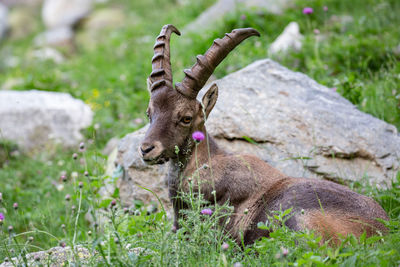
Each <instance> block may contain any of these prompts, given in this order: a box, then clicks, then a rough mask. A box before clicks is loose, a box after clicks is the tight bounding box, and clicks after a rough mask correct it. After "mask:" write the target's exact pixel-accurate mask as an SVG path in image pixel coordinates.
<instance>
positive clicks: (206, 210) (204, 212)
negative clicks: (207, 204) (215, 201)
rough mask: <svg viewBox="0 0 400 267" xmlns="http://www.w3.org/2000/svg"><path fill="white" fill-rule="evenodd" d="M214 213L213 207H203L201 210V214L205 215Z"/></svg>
mask: <svg viewBox="0 0 400 267" xmlns="http://www.w3.org/2000/svg"><path fill="white" fill-rule="evenodd" d="M212 213H213V211H212V210H211V209H203V210H202V211H201V214H203V215H211V214H212Z"/></svg>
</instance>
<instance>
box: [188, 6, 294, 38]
mask: <svg viewBox="0 0 400 267" xmlns="http://www.w3.org/2000/svg"><path fill="white" fill-rule="evenodd" d="M290 2H291V0H280V1H275V0H219V1H217V2H216V3H215V4H214V5H212V6H211V7H209V8H208V9H207V10H205V11H204V12H203V13H202V14H200V16H198V17H197V18H196V19H195V20H194V21H192V22H191V23H189V24H188V25H187V26H186V27H185V29H184V30H183V31H184V32H185V31H199V30H200V31H201V30H208V29H210V28H211V27H215V23H218V22H219V21H221V19H222V18H223V17H224V16H225V15H228V14H231V13H233V12H237V11H238V10H246V9H255V10H257V11H258V12H260V11H262V10H265V11H268V12H270V13H274V14H279V13H282V11H283V10H284V9H285V7H286V6H287V5H288V4H289V3H290Z"/></svg>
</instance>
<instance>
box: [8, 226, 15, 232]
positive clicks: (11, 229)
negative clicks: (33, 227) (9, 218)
mask: <svg viewBox="0 0 400 267" xmlns="http://www.w3.org/2000/svg"><path fill="white" fill-rule="evenodd" d="M13 230H14V227H12V225H10V226H8V231H9V232H10V233H11V232H12V231H13Z"/></svg>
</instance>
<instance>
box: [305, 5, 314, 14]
mask: <svg viewBox="0 0 400 267" xmlns="http://www.w3.org/2000/svg"><path fill="white" fill-rule="evenodd" d="M313 12H314V9H312V7H305V8H303V14H306V15H310V14H312V13H313Z"/></svg>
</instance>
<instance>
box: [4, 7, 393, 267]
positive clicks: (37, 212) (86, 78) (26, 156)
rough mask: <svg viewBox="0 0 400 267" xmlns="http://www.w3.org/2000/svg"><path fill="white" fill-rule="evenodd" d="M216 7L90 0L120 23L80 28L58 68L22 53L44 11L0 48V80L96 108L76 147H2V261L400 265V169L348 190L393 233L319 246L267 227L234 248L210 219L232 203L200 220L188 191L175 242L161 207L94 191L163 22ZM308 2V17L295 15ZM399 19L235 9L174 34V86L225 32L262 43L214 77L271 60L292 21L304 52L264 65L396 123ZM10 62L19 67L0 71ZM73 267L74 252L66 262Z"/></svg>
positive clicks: (384, 10) (358, 11) (135, 107)
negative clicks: (205, 25) (62, 253)
mask: <svg viewBox="0 0 400 267" xmlns="http://www.w3.org/2000/svg"><path fill="white" fill-rule="evenodd" d="M214 2H215V1H212V0H203V1H176V0H147V1H129V0H113V1H109V2H106V3H104V4H98V5H97V8H102V7H107V6H114V7H116V8H121V9H123V10H124V12H125V15H126V22H125V23H124V26H123V27H120V28H118V29H113V30H107V29H104V31H103V32H102V33H101V34H100V35H99V36H98V39H96V40H91V41H89V40H87V38H85V36H84V32H82V31H81V32H80V29H79V27H78V35H77V47H76V51H74V52H73V53H71V52H69V51H63V52H64V53H65V55H66V57H67V60H65V61H64V62H63V63H60V64H56V63H54V62H52V61H37V60H34V59H32V58H30V57H29V56H28V55H29V53H30V51H32V49H33V45H32V43H33V40H34V38H35V36H36V34H38V33H39V32H41V31H43V30H44V26H43V25H42V24H41V22H40V16H37V17H36V18H35V20H37V24H36V28H35V30H34V31H33V32H32V33H31V34H29V35H27V36H25V37H23V38H20V39H17V40H15V39H6V40H3V41H2V43H0V84H3V83H5V82H6V81H10V80H13V81H17V82H16V83H15V84H14V86H13V87H12V88H11V89H13V90H28V89H37V90H44V91H57V92H67V93H70V94H71V95H72V96H73V97H76V98H79V99H82V100H83V101H84V102H85V103H87V104H89V105H90V106H91V108H92V109H93V111H94V112H95V117H94V123H93V125H92V126H91V127H89V128H88V129H86V130H85V131H84V136H85V140H84V141H83V144H82V147H79V146H77V147H76V148H75V149H72V150H65V149H62V148H60V147H58V146H54V145H51V144H49V146H48V147H46V149H45V150H44V151H41V152H34V153H23V152H21V151H20V150H19V149H18V148H17V147H16V146H15V145H14V144H12V143H10V142H5V141H1V143H0V193H1V195H0V213H2V214H3V215H4V218H3V219H2V220H1V218H0V221H1V223H0V262H3V261H4V260H5V259H6V258H8V259H9V260H10V259H11V258H12V257H19V258H20V259H23V258H24V255H25V254H26V253H28V252H32V251H38V250H46V249H49V248H51V247H54V246H58V245H60V246H73V247H74V246H77V245H81V246H84V247H86V248H87V249H88V250H89V251H90V252H91V253H92V256H91V257H90V258H89V259H87V260H86V262H84V263H85V264H87V265H93V266H97V265H99V266H130V265H151V266H170V265H176V266H178V265H182V266H232V265H233V266H251V265H253V266H269V265H278V266H289V265H290V266H399V264H400V246H399V244H400V231H399V227H400V173H398V174H397V177H394V179H393V181H392V184H391V185H390V186H389V188H386V189H385V188H377V187H376V186H374V185H371V184H368V183H356V182H354V183H349V184H348V186H349V187H351V188H352V189H353V190H355V191H357V192H360V193H362V194H365V195H369V196H371V197H373V198H374V199H375V200H376V201H378V203H379V204H381V205H382V207H383V208H384V209H385V210H386V212H387V213H388V215H389V216H390V221H389V222H387V227H388V228H389V234H388V235H385V236H375V237H370V238H366V237H365V236H361V238H360V239H356V238H355V237H352V236H349V237H347V238H343V242H342V244H341V245H340V246H337V247H332V246H328V245H327V244H325V245H322V246H320V245H319V240H320V237H318V236H315V235H314V233H312V232H293V231H291V230H290V229H288V228H286V227H285V226H276V225H262V224H260V227H265V228H271V229H272V230H273V232H272V234H271V238H265V239H262V240H259V241H257V242H256V243H255V244H254V245H252V246H248V247H245V248H243V247H240V246H238V245H237V244H235V243H234V242H233V241H232V240H230V239H229V237H227V236H225V235H224V234H223V231H222V230H221V229H220V227H218V226H217V222H218V219H219V218H220V217H221V216H226V215H224V213H223V212H221V210H223V209H229V207H214V206H213V207H212V209H213V213H212V214H211V215H207V214H202V213H201V210H202V209H204V207H203V205H204V203H203V201H202V200H201V199H198V198H197V197H196V198H195V197H194V196H193V195H191V194H189V195H185V196H183V197H185V198H188V199H189V200H195V201H190V202H191V203H192V209H191V210H190V211H187V219H186V220H185V221H182V229H180V230H179V231H178V232H177V233H176V234H174V233H172V232H171V230H170V229H171V226H172V222H171V220H169V219H168V218H167V217H166V214H165V212H164V211H163V208H162V207H159V209H158V211H156V212H148V211H147V206H146V205H144V204H143V203H141V202H135V203H134V205H132V207H130V208H129V209H128V208H124V207H121V206H120V204H119V201H118V190H116V191H115V193H114V195H113V198H112V199H106V200H102V199H101V198H100V196H99V194H98V190H99V188H100V187H101V186H102V185H103V181H104V179H107V178H109V177H107V176H106V175H104V173H105V167H106V161H107V156H106V155H104V154H103V153H102V149H103V148H104V146H105V144H106V143H107V141H108V140H109V139H111V138H112V137H118V138H121V137H123V136H125V135H126V134H128V133H130V132H132V131H135V130H137V129H139V128H141V127H142V126H144V125H145V124H146V121H147V118H146V116H145V110H146V108H147V103H148V99H149V95H148V91H147V89H146V78H147V76H148V75H149V73H150V72H151V58H152V56H153V50H152V47H153V44H154V38H155V37H156V36H157V35H158V33H159V31H160V28H161V26H162V25H164V24H169V23H171V24H174V25H175V26H176V27H177V28H178V29H182V28H184V26H185V25H186V24H188V23H189V22H191V21H192V20H194V19H195V18H196V17H197V16H198V15H199V14H200V13H201V12H202V11H204V10H205V9H206V8H207V7H209V6H211V5H212V4H213V3H214ZM155 7H156V8H155ZM304 7H312V8H313V10H314V12H313V13H312V14H309V15H306V14H303V12H302V10H303V8H304ZM324 7H327V8H325V9H324ZM38 12H39V11H38ZM398 14H400V2H399V1H397V0H353V1H341V0H326V1H322V0H297V1H294V2H293V4H292V5H291V6H290V7H289V8H287V9H286V10H285V11H284V12H283V13H282V14H280V15H275V14H268V13H260V12H256V11H254V10H240V9H238V10H237V11H236V12H235V13H233V14H230V15H227V16H226V17H224V18H222V20H221V22H220V23H217V24H216V25H215V27H214V28H213V29H211V30H207V31H205V32H201V33H195V32H191V33H187V34H185V36H182V37H176V36H174V37H173V38H172V42H171V53H172V66H173V70H174V79H175V80H180V79H181V78H182V77H183V72H182V69H184V68H187V67H189V66H191V65H192V64H193V63H194V60H195V55H197V54H202V53H204V51H205V50H206V49H207V48H208V47H209V44H210V43H211V42H212V40H214V39H215V38H218V37H221V36H223V34H224V33H225V32H230V31H231V30H232V29H234V28H239V27H253V28H255V29H257V30H259V31H260V33H261V38H259V39H257V40H256V41H253V42H245V43H243V44H242V45H240V46H239V47H238V48H237V50H236V52H235V53H232V54H231V55H230V56H229V57H228V58H227V59H226V60H225V61H224V62H223V63H222V64H221V65H220V66H219V67H218V68H217V69H216V71H215V73H214V75H215V76H216V77H217V78H222V77H223V76H225V75H226V74H228V73H231V72H233V71H236V70H239V69H241V68H243V67H245V66H246V65H248V64H250V63H251V62H253V61H255V60H257V59H263V58H266V57H268V56H269V55H268V46H269V45H270V44H271V42H272V41H273V40H274V39H275V38H276V37H277V36H278V35H279V34H280V33H281V32H282V30H283V29H284V27H285V26H286V25H287V24H288V23H289V22H291V21H296V22H298V23H299V25H300V29H301V32H302V34H303V35H304V41H303V47H302V49H301V50H300V51H297V52H296V51H292V52H290V53H287V54H286V55H281V56H272V59H274V60H277V61H278V62H280V63H281V64H282V65H284V66H286V67H288V68H289V69H292V70H295V71H300V72H303V73H305V74H307V75H309V76H310V77H311V78H313V79H315V80H316V81H317V82H319V83H321V84H323V85H325V86H327V87H329V88H333V90H337V92H339V93H340V94H341V95H342V96H344V97H345V98H347V99H348V100H350V101H351V102H352V103H353V104H355V105H356V106H357V107H358V108H359V109H360V110H362V111H364V112H366V113H369V114H372V115H373V116H376V117H378V118H380V119H382V120H385V121H386V122H388V123H391V124H393V125H395V126H396V127H397V129H400V109H399V108H400V61H399V60H400V41H399V40H400V30H399V25H400V17H399V16H398ZM10 55H12V56H13V57H16V58H17V59H18V62H19V63H18V64H16V65H13V66H9V65H7V64H5V62H6V61H7V60H6V59H7V58H8V57H9V56H10ZM74 153H76V154H77V158H76V159H75V158H74V157H73V154H74ZM100 210H104V211H105V212H104V216H105V217H106V218H107V219H106V220H104V221H103V223H102V224H101V225H99V224H95V225H93V224H90V223H88V221H87V220H86V219H85V214H87V213H89V214H92V215H94V216H95V217H96V216H98V214H99V213H100ZM285 212H287V211H282V212H280V213H277V214H276V215H275V219H277V220H278V221H282V222H284V220H285V216H284V215H286V213H285ZM134 248H136V249H134ZM137 248H141V249H137ZM82 263H83V262H82V259H81V258H80V256H79V255H75V256H74V257H73V259H72V260H71V262H69V263H67V264H66V266H72V265H73V266H79V265H81V264H82Z"/></svg>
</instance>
